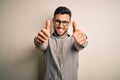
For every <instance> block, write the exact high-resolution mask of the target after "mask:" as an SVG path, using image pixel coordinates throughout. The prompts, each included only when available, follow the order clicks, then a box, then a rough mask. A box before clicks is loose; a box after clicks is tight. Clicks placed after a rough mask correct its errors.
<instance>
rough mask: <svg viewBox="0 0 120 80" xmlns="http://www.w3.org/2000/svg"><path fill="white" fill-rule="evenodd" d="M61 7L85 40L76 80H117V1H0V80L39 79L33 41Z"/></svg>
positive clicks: (119, 27)
mask: <svg viewBox="0 0 120 80" xmlns="http://www.w3.org/2000/svg"><path fill="white" fill-rule="evenodd" d="M61 5H63V6H66V7H68V8H70V9H71V11H72V20H75V21H76V22H77V26H78V27H79V29H81V30H82V31H83V32H85V33H86V34H87V36H88V41H89V43H88V46H87V48H85V49H84V50H83V51H81V52H80V55H79V70H78V76H79V80H120V0H0V80H41V79H42V76H43V57H42V56H43V55H42V54H41V53H40V52H39V51H38V50H36V49H35V47H34V42H33V39H34V37H35V36H36V35H37V33H38V31H40V29H42V28H44V27H45V21H46V19H50V20H52V17H53V13H54V10H55V9H56V8H57V7H58V6H61ZM51 27H52V26H51ZM69 32H70V33H71V34H72V27H71V26H70V30H69Z"/></svg>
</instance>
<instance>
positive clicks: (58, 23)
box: [53, 14, 70, 36]
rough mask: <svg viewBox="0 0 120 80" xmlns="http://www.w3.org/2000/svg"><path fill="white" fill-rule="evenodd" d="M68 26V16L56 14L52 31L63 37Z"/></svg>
mask: <svg viewBox="0 0 120 80" xmlns="http://www.w3.org/2000/svg"><path fill="white" fill-rule="evenodd" d="M69 24H70V16H69V15H68V14H56V16H55V18H54V19H53V26H54V30H55V32H56V33H57V35H58V36H63V35H64V34H66V33H67V31H68V27H69Z"/></svg>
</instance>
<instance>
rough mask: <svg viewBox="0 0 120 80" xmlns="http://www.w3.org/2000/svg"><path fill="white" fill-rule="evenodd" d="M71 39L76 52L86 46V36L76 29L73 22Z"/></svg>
mask: <svg viewBox="0 0 120 80" xmlns="http://www.w3.org/2000/svg"><path fill="white" fill-rule="evenodd" d="M72 36H73V38H74V44H73V45H74V46H75V48H76V50H77V51H79V50H82V49H83V48H85V47H86V46H87V44H88V40H87V36H86V35H85V34H84V33H83V32H81V30H80V29H77V27H76V23H75V22H73V35H72Z"/></svg>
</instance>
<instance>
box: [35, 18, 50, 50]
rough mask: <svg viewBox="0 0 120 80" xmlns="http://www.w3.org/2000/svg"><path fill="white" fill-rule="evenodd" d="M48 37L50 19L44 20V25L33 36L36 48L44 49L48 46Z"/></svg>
mask: <svg viewBox="0 0 120 80" xmlns="http://www.w3.org/2000/svg"><path fill="white" fill-rule="evenodd" d="M49 37H50V21H49V20H47V21H46V27H45V28H44V29H42V30H41V31H40V32H38V35H37V36H36V37H35V38H34V44H35V47H36V48H37V49H41V50H42V51H45V50H46V49H47V47H48V39H49Z"/></svg>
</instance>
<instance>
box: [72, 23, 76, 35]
mask: <svg viewBox="0 0 120 80" xmlns="http://www.w3.org/2000/svg"><path fill="white" fill-rule="evenodd" d="M72 27H73V33H74V32H75V31H76V30H77V27H76V22H75V21H73V22H72Z"/></svg>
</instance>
